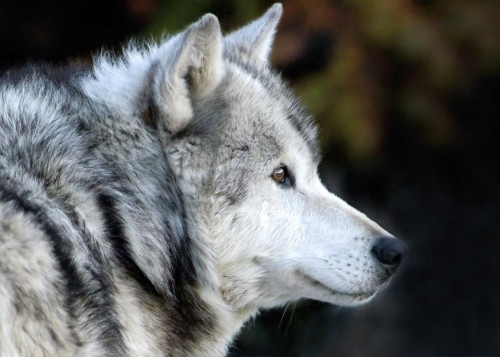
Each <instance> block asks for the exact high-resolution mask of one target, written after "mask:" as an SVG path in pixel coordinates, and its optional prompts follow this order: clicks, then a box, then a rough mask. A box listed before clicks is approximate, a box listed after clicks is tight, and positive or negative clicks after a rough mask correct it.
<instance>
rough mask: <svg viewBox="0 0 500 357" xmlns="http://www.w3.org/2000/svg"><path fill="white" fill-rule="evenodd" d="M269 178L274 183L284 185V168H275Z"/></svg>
mask: <svg viewBox="0 0 500 357" xmlns="http://www.w3.org/2000/svg"><path fill="white" fill-rule="evenodd" d="M271 177H272V179H273V180H274V181H275V182H276V183H284V182H285V180H286V178H287V169H286V166H279V167H277V168H275V169H274V170H273V173H272V175H271Z"/></svg>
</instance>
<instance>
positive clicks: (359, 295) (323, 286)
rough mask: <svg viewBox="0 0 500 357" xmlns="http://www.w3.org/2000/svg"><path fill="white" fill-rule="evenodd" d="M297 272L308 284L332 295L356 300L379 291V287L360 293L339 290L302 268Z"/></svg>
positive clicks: (366, 297)
mask: <svg viewBox="0 0 500 357" xmlns="http://www.w3.org/2000/svg"><path fill="white" fill-rule="evenodd" d="M295 274H296V275H297V276H299V277H300V278H301V279H302V280H305V281H306V282H307V283H308V285H312V286H314V287H318V288H320V289H322V290H327V291H328V292H329V293H330V294H332V295H343V296H346V297H350V298H353V299H355V300H364V299H368V298H369V297H371V296H373V295H375V294H376V293H377V291H378V289H375V290H373V291H362V292H358V293H350V292H346V291H338V290H334V289H332V288H330V287H329V286H328V285H326V284H324V283H322V282H321V281H319V280H317V279H314V278H313V277H311V276H310V275H308V274H306V273H303V272H301V271H300V270H296V271H295Z"/></svg>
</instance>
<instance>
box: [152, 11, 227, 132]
mask: <svg viewBox="0 0 500 357" xmlns="http://www.w3.org/2000/svg"><path fill="white" fill-rule="evenodd" d="M163 47H164V48H160V56H161V54H163V56H161V57H160V58H159V60H158V62H157V63H156V65H155V66H154V68H153V73H152V80H153V83H152V88H151V89H152V96H153V100H154V103H153V104H154V105H155V107H156V109H157V110H158V111H159V113H158V114H159V115H160V116H161V120H163V124H164V125H165V128H166V129H167V130H168V131H169V132H170V133H171V134H175V133H178V132H179V131H181V130H183V129H184V128H185V127H186V126H187V125H188V124H189V123H190V121H191V119H192V118H193V101H195V100H199V99H202V98H203V97H204V96H206V95H207V94H208V93H210V92H211V91H212V90H213V89H214V88H215V87H216V86H217V85H218V84H219V82H220V80H221V79H222V77H223V74H224V66H223V60H222V33H221V29H220V25H219V21H218V20H217V18H216V17H215V16H214V15H212V14H207V15H205V16H203V17H202V18H201V19H200V20H198V21H197V22H195V23H194V24H192V25H191V26H189V27H188V28H187V29H186V30H185V31H184V32H182V33H180V34H179V35H177V36H175V37H174V38H172V39H171V40H169V41H167V42H166V43H165V45H164V46H163Z"/></svg>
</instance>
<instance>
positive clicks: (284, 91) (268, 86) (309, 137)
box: [226, 53, 320, 163]
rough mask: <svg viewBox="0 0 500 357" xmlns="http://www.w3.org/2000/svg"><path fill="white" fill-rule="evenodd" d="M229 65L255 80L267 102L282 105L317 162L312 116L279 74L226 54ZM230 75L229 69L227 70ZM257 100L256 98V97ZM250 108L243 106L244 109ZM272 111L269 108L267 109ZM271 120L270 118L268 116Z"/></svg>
mask: <svg viewBox="0 0 500 357" xmlns="http://www.w3.org/2000/svg"><path fill="white" fill-rule="evenodd" d="M226 59H227V60H228V64H229V66H235V67H236V68H237V69H238V70H240V71H241V72H243V73H244V74H245V75H247V76H248V77H249V79H250V80H253V81H256V82H257V83H258V84H259V85H260V86H261V87H262V88H264V91H265V92H264V93H263V94H262V95H265V96H267V97H268V99H269V102H271V103H276V105H278V104H279V105H280V106H282V107H283V108H284V109H285V111H286V119H287V120H288V122H289V123H290V124H291V125H292V127H293V128H295V129H296V130H297V132H298V133H299V134H300V136H301V137H302V139H303V140H304V141H305V143H306V145H307V147H308V148H309V150H310V152H311V155H312V157H313V160H314V161H315V162H316V163H318V162H319V160H320V146H319V141H318V129H317V126H316V124H315V123H314V121H313V119H312V117H311V116H310V115H309V114H308V113H307V112H306V111H305V109H304V108H303V107H302V106H301V105H300V103H299V101H298V99H297V97H296V96H295V95H294V94H293V93H292V92H291V91H290V89H289V88H288V87H287V86H286V84H285V83H284V82H283V80H282V79H281V77H280V75H279V74H278V73H276V72H274V71H272V70H271V68H270V67H269V66H267V64H264V63H263V64H262V65H259V64H258V63H252V62H249V61H247V60H246V58H245V57H238V56H235V54H234V53H233V54H232V55H227V54H226ZM228 75H231V71H228ZM257 100H258V98H257ZM247 109H248V110H251V108H245V110H247ZM269 111H270V112H271V111H272V110H271V108H270V110H269ZM268 119H269V121H270V122H271V121H272V118H271V117H269V118H268Z"/></svg>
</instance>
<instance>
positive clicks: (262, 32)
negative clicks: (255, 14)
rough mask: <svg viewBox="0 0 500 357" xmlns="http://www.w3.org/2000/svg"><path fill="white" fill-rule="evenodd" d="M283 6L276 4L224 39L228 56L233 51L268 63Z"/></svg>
mask: <svg viewBox="0 0 500 357" xmlns="http://www.w3.org/2000/svg"><path fill="white" fill-rule="evenodd" d="M282 13H283V6H282V5H281V4H280V3H276V4H274V5H273V6H271V7H270V8H269V9H268V10H267V11H266V13H265V14H264V15H262V16H261V17H260V18H258V19H257V20H255V21H253V22H251V23H249V24H248V25H246V26H245V27H242V28H241V29H239V30H236V31H235V32H233V33H231V34H229V35H228V36H226V37H225V38H224V46H225V48H226V52H227V54H228V55H229V56H230V55H231V53H232V52H233V51H239V52H241V53H243V54H245V55H246V56H247V57H248V58H250V60H254V61H255V60H257V61H261V62H268V61H269V55H270V53H271V48H272V45H273V41H274V34H275V33H276V28H277V27H278V23H279V20H280V18H281V14H282Z"/></svg>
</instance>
